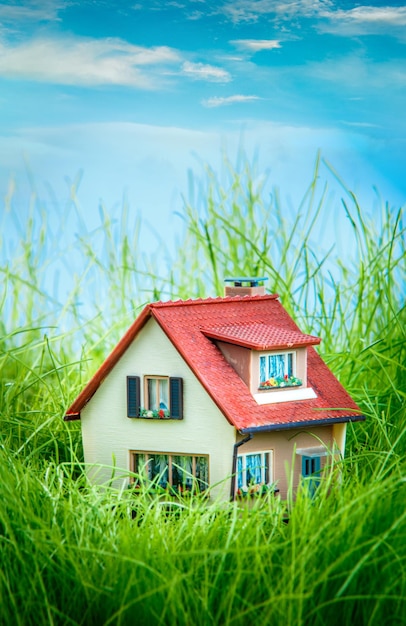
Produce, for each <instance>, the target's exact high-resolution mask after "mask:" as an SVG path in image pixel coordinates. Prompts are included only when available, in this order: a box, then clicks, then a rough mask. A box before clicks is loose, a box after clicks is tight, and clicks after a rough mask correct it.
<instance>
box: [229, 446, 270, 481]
mask: <svg viewBox="0 0 406 626" xmlns="http://www.w3.org/2000/svg"><path fill="white" fill-rule="evenodd" d="M272 482H273V472H272V451H271V450H268V451H266V452H252V453H251V454H239V455H238V456H237V489H238V490H240V491H245V490H248V489H252V488H254V489H255V487H258V488H259V487H261V486H268V485H271V484H272Z"/></svg>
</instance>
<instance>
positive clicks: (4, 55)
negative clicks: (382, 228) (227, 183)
mask: <svg viewBox="0 0 406 626" xmlns="http://www.w3.org/2000/svg"><path fill="white" fill-rule="evenodd" d="M405 111H406V5H405V4H404V3H400V2H394V1H393V0H392V1H391V0H387V2H370V3H369V4H362V3H361V2H351V1H349V0H344V1H335V0H293V1H287V0H208V1H206V0H189V1H185V0H174V1H173V2H171V1H169V2H168V1H161V0H148V1H145V2H144V1H137V0H131V1H129V2H127V1H126V0H123V1H121V2H112V1H109V0H104V1H98V0H94V1H92V0H88V1H86V0H78V1H75V0H37V1H36V0H32V1H21V2H18V1H12V0H10V1H9V2H6V3H0V141H1V145H2V149H1V151H0V192H1V194H2V197H4V195H5V194H6V193H7V189H8V187H9V185H10V180H14V181H15V185H16V188H17V191H16V194H15V202H14V209H13V210H15V211H21V212H23V211H24V206H28V203H27V201H26V199H25V194H28V187H27V184H28V183H27V180H28V179H27V175H26V169H27V167H28V169H29V171H30V172H31V174H32V175H33V177H34V180H35V181H36V184H37V186H38V188H39V192H40V193H44V194H46V193H47V192H46V189H47V187H46V183H48V184H49V185H51V187H52V188H53V190H54V191H55V194H56V198H57V200H58V202H59V201H60V202H61V203H62V202H63V198H65V197H66V195H67V193H68V185H69V181H70V180H73V179H74V178H75V176H76V175H77V173H78V172H79V171H83V177H82V182H81V186H80V193H79V197H80V202H81V206H82V207H83V208H84V215H85V219H86V220H87V222H88V224H89V226H90V227H91V226H92V224H93V223H96V220H97V215H98V204H99V202H100V200H102V201H103V202H104V204H105V206H106V207H107V209H108V210H109V211H110V212H111V213H112V214H114V212H115V211H116V209H117V205H118V204H120V202H121V198H122V196H123V193H125V194H126V195H127V198H128V201H129V203H130V206H131V207H132V210H133V211H136V212H139V213H140V214H141V215H142V216H143V217H144V218H145V219H146V220H148V221H149V223H151V225H152V226H153V228H155V229H156V230H157V232H158V233H159V234H160V235H161V236H163V237H172V236H173V235H174V234H176V232H177V229H178V228H180V227H181V223H180V221H179V222H177V221H176V218H174V217H173V213H174V211H177V210H179V209H180V208H181V206H182V200H181V195H182V194H185V193H186V192H187V171H188V169H189V168H192V170H194V171H196V172H198V173H199V172H201V163H202V162H208V163H210V165H212V167H214V168H217V167H219V165H220V162H221V159H222V156H221V155H222V150H224V149H225V150H226V151H227V153H228V155H229V156H230V157H231V159H233V158H234V156H235V154H236V153H237V151H238V146H239V145H240V143H241V141H242V143H243V146H244V148H245V150H246V151H247V153H248V155H250V154H253V153H254V151H258V154H259V164H260V168H263V169H264V170H265V169H267V170H269V171H270V180H271V182H272V184H274V185H276V186H278V187H279V188H280V191H281V197H282V199H284V198H286V202H287V204H289V205H292V206H293V205H295V203H296V202H298V199H299V198H301V197H302V195H303V194H304V191H305V189H306V186H307V184H308V183H309V182H310V176H311V172H312V169H313V164H314V160H315V157H316V153H317V150H319V149H320V150H321V154H322V156H323V157H324V158H325V159H327V160H328V161H329V162H331V163H332V165H333V166H334V167H335V168H336V169H337V170H338V172H339V173H340V174H341V175H342V177H343V178H344V180H345V181H346V183H347V184H348V186H350V187H351V188H352V189H353V190H354V191H355V192H356V193H357V194H358V195H359V197H360V198H361V200H362V201H363V202H364V205H365V206H366V207H367V210H368V211H371V212H373V211H374V210H375V209H374V206H375V204H376V199H375V198H376V196H375V193H374V191H373V186H376V187H377V188H378V190H379V192H380V194H381V196H382V197H383V198H384V199H385V200H388V201H389V202H390V203H391V204H397V205H400V204H403V203H404V202H405V197H406V176H405V171H406V167H405V166H406V150H405V148H406V115H405ZM241 138H242V139H241ZM27 164H28V165H27ZM325 175H326V177H327V178H328V176H329V175H328V172H327V170H326V171H325ZM331 184H332V192H331V193H332V194H334V193H337V194H338V193H339V192H338V191H334V181H332V182H331ZM51 204H52V203H51ZM51 204H50V206H51ZM61 206H62V204H61ZM49 210H51V208H50V209H49Z"/></svg>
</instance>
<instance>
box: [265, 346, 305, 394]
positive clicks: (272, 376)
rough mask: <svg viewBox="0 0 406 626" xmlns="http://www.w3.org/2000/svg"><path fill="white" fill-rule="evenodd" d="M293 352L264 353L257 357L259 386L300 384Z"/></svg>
mask: <svg viewBox="0 0 406 626" xmlns="http://www.w3.org/2000/svg"><path fill="white" fill-rule="evenodd" d="M295 374H296V354H295V352H281V353H273V354H265V355H261V356H260V357H259V388H260V389H272V388H275V387H295V386H298V385H301V384H302V381H301V380H300V379H299V378H296V375H295Z"/></svg>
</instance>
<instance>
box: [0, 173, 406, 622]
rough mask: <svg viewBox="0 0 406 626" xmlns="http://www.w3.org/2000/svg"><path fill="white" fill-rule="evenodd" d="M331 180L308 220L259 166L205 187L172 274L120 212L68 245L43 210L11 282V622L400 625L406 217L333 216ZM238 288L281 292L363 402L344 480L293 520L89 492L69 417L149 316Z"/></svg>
mask: <svg viewBox="0 0 406 626" xmlns="http://www.w3.org/2000/svg"><path fill="white" fill-rule="evenodd" d="M318 167H319V164H318V163H316V168H315V175H314V179H313V180H312V181H311V183H310V185H309V189H308V192H307V193H306V195H305V196H304V199H303V202H302V204H301V206H300V207H298V209H297V211H296V212H292V211H291V212H289V211H284V209H283V207H282V206H281V203H280V201H279V199H278V195H277V194H276V193H275V194H273V195H272V197H271V198H267V197H266V195H265V193H264V181H263V179H262V178H261V177H260V176H258V175H257V173H256V172H255V171H254V168H253V166H252V165H251V164H250V163H248V162H247V161H244V162H243V164H242V165H241V167H239V168H238V169H235V168H233V167H232V166H231V165H230V164H229V163H228V162H227V161H226V162H225V172H226V173H225V175H224V176H223V177H222V179H221V180H219V179H218V177H217V176H216V175H215V173H214V172H212V171H211V170H210V169H207V171H206V173H205V174H204V176H203V177H202V179H200V180H199V179H197V177H195V178H192V179H191V191H190V198H189V199H185V206H184V212H183V214H182V216H183V219H184V224H185V232H184V235H183V239H182V240H181V241H180V242H179V244H178V246H177V252H176V255H175V258H168V255H167V253H166V251H165V250H164V248H163V246H159V245H158V248H159V250H158V249H157V250H154V251H152V252H149V253H148V254H146V253H145V251H143V250H142V223H140V222H139V221H138V220H135V221H132V220H131V217H130V211H129V209H128V207H126V206H125V205H123V207H122V211H121V215H120V218H119V219H118V220H117V221H116V222H113V221H111V220H110V218H109V217H108V215H107V213H106V212H104V211H102V212H101V215H100V226H99V228H97V229H96V230H95V231H92V232H90V233H89V232H84V231H83V229H82V230H81V231H80V232H81V236H80V237H78V238H77V239H76V240H75V241H74V243H69V244H68V245H67V246H66V247H64V245H63V243H61V242H62V241H64V239H63V237H62V236H61V233H63V228H64V225H63V223H62V218H61V223H60V224H57V225H56V227H55V224H50V223H49V222H48V221H47V219H48V218H47V214H46V209H44V205H43V203H41V201H40V199H38V198H36V197H34V198H33V201H32V206H31V209H30V211H29V215H28V218H27V221H26V222H25V221H24V222H23V223H19V224H18V226H19V228H16V229H15V232H20V236H19V237H17V238H16V240H15V241H14V242H13V246H12V250H11V248H10V251H9V252H8V253H7V259H6V258H4V259H3V260H4V263H3V264H2V267H1V270H0V271H1V281H2V286H3V289H2V291H1V293H2V294H3V296H2V300H1V303H0V307H1V312H2V316H1V319H0V324H1V326H0V348H1V350H0V372H1V376H0V385H1V400H0V402H1V404H0V425H1V428H0V475H1V478H0V502H1V506H0V563H1V567H0V623H1V624H7V625H8V624H10V625H11V624H12V625H21V626H28V625H30V624H32V625H36V626H37V625H39V624H61V625H62V624H63V625H78V624H85V625H87V624H95V625H107V624H112V625H113V624H123V625H127V624H140V625H143V624H165V625H170V626H174V625H191V624H199V625H200V624H202V625H213V626H214V625H242V624H244V625H246V624H258V625H264V626H265V625H273V624H277V625H279V624H283V625H289V626H290V625H298V626H299V625H303V626H304V625H309V626H310V625H312V626H313V625H315V626H321V625H328V626H332V625H334V624H337V625H340V626H342V625H343V624H345V625H347V624H351V625H352V624H357V625H364V624H365V625H372V624H379V626H385V625H388V626H389V625H390V626H392V625H397V624H399V625H401V624H406V506H405V503H406V483H405V481H406V412H405V396H406V375H405V368H406V343H405V333H406V330H405V329H406V314H405V305H404V300H405V278H406V277H405V271H406V263H405V260H406V254H405V228H404V223H403V214H402V209H399V208H394V207H391V206H390V205H388V204H385V203H382V205H381V214H380V215H379V216H377V215H376V214H375V215H374V217H373V218H372V217H371V216H369V212H368V207H361V206H359V204H358V201H357V198H356V197H355V196H354V194H352V193H351V191H349V190H347V189H346V188H345V187H344V186H343V188H342V196H343V201H342V203H341V204H340V205H339V206H335V207H334V208H332V207H331V206H330V205H329V201H328V193H327V190H326V189H325V188H323V183H320V176H319V169H318ZM7 202H8V204H7V206H6V207H5V211H4V220H3V224H2V230H1V233H2V237H3V250H5V249H6V247H7V245H9V243H8V242H7V240H6V235H5V233H7V220H11V219H12V216H13V198H12V197H9V198H8V201H7ZM75 203H76V200H75V194H74V193H72V200H71V204H70V205H69V211H71V212H76V214H77V216H78V219H80V212H79V210H78V206H77V204H75ZM332 210H334V211H335V212H336V219H338V220H339V219H345V220H347V223H348V225H349V228H350V232H351V238H352V239H351V241H349V242H347V243H348V248H347V250H348V253H347V254H346V255H345V257H343V256H342V255H340V254H338V252H337V248H333V249H331V250H330V251H329V250H323V248H322V246H321V245H320V232H321V226H322V224H323V223H324V221H325V220H326V219H327V214H331V211H332ZM33 241H35V242H36V245H32V242H33ZM191 251H193V254H191ZM11 252H12V254H11ZM202 268H204V270H202ZM75 273H76V274H75ZM236 274H238V275H241V274H242V275H244V274H246V275H247V274H248V275H252V274H256V275H264V276H268V277H269V282H268V288H269V289H270V291H272V292H275V291H276V292H277V293H279V294H280V296H281V300H282V302H283V304H284V306H285V307H286V308H287V309H288V310H289V312H290V313H291V314H292V315H293V316H294V318H295V319H296V320H297V322H298V323H299V325H300V326H301V328H302V329H303V331H304V332H306V331H307V332H311V333H312V334H316V335H320V336H321V337H322V338H323V341H322V344H321V346H320V353H321V354H322V356H323V358H324V359H325V360H326V361H327V363H328V364H329V366H330V367H331V369H332V370H333V371H334V373H335V374H336V375H337V376H338V378H339V379H340V380H341V382H342V383H343V384H344V385H345V387H346V388H347V389H348V391H349V392H350V393H351V394H352V396H353V397H354V399H355V400H356V402H357V403H358V404H359V405H360V406H361V408H362V410H363V412H364V414H365V416H366V421H365V422H364V423H358V424H354V425H353V426H352V427H350V428H349V433H348V438H347V451H346V459H345V461H344V462H343V463H342V466H341V467H337V468H336V470H337V472H338V471H340V476H341V478H340V479H339V480H337V475H335V473H334V472H332V473H331V474H330V475H328V476H326V477H325V479H324V481H323V483H322V484H321V486H320V488H319V490H318V491H317V493H316V496H315V497H314V498H313V499H310V498H309V497H308V495H307V493H306V490H305V489H303V490H301V491H299V494H298V497H297V500H296V502H295V503H294V505H293V503H292V502H281V501H280V500H279V499H278V498H273V497H270V498H269V499H266V498H265V499H263V500H261V502H258V504H257V505H256V506H254V507H253V508H252V509H246V508H242V507H241V506H239V504H238V503H234V504H230V505H228V506H222V507H221V506H218V505H216V504H212V505H210V506H208V505H207V503H205V502H201V501H199V499H197V498H195V499H192V500H191V501H188V502H184V503H179V504H178V505H176V506H174V507H173V508H172V510H171V512H168V510H167V508H165V507H163V506H162V505H161V504H160V503H158V502H156V501H154V500H151V499H150V498H149V497H148V495H145V497H138V498H137V499H136V501H135V502H134V499H132V498H131V493H130V492H129V491H128V490H124V491H121V492H118V491H117V490H114V489H113V488H112V487H111V486H109V485H106V487H105V488H104V489H100V488H96V487H94V486H92V485H90V484H88V482H87V479H86V473H85V468H84V464H83V454H82V448H81V438H80V425H78V424H77V423H68V424H67V423H64V422H63V419H62V417H63V414H64V411H65V409H66V407H67V406H68V405H69V403H70V402H71V401H72V399H73V398H74V397H75V395H76V394H77V392H78V391H79V390H80V389H81V387H82V386H83V384H84V383H85V382H86V381H87V379H88V377H89V376H90V375H91V373H92V372H94V371H95V369H96V368H97V366H98V365H99V364H100V363H101V361H102V359H103V358H104V356H106V354H107V353H108V352H109V351H110V349H111V348H112V347H113V345H114V344H115V342H116V341H117V340H118V338H119V337H120V336H121V334H122V332H123V331H124V330H125V329H126V328H127V327H128V325H129V324H130V323H131V321H132V320H133V319H134V316H135V315H136V314H137V313H138V312H139V311H140V309H141V307H142V305H143V303H144V302H146V301H148V300H149V299H152V298H153V299H158V298H162V299H168V298H178V297H182V298H188V297H198V296H209V295H221V293H222V290H223V286H222V282H223V278H224V277H225V276H230V275H236ZM68 276H69V277H70V281H67V280H66V277H68ZM65 283H66V284H69V289H68V291H67V292H66V293H65V292H64V291H63V289H61V286H64V285H65ZM50 285H51V286H50ZM106 302H108V304H109V306H108V310H106V305H105V303H106ZM287 511H288V512H289V522H288V523H286V513H287Z"/></svg>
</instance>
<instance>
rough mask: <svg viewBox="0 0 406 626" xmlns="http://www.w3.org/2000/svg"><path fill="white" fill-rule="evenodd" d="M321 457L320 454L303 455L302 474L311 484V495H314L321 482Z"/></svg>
mask: <svg viewBox="0 0 406 626" xmlns="http://www.w3.org/2000/svg"><path fill="white" fill-rule="evenodd" d="M320 469H321V464H320V457H319V456H303V457H302V476H303V477H304V478H306V479H307V480H306V483H308V485H309V492H310V495H312V496H313V495H314V492H315V491H316V489H317V487H318V484H319V482H320Z"/></svg>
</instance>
